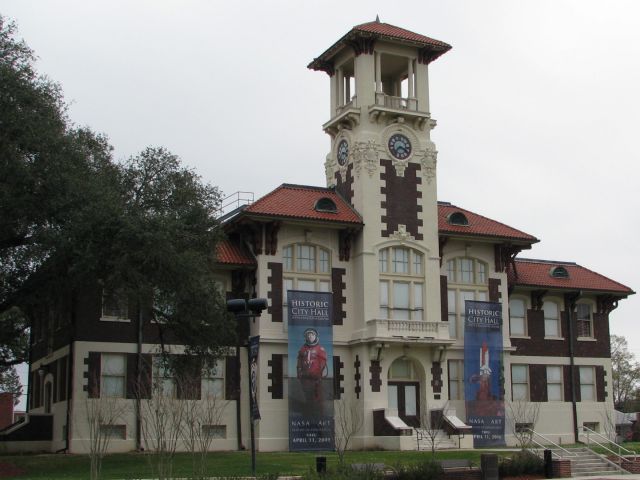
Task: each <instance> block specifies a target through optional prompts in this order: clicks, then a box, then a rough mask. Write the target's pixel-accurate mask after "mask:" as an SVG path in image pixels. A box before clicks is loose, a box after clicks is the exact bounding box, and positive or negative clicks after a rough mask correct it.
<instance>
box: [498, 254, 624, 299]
mask: <svg viewBox="0 0 640 480" xmlns="http://www.w3.org/2000/svg"><path fill="white" fill-rule="evenodd" d="M558 266H560V267H564V268H565V269H566V270H567V272H568V273H569V277H568V278H558V277H552V276H551V270H552V269H553V268H554V267H558ZM515 267H516V270H517V272H518V278H515V275H514V272H513V270H512V269H509V272H508V275H509V283H512V282H513V283H515V285H517V286H523V287H524V286H526V287H543V288H555V289H565V290H595V291H601V292H609V293H616V294H622V295H625V296H626V295H632V294H633V293H634V291H633V290H631V289H630V288H629V287H627V286H626V285H623V284H622V283H619V282H616V281H615V280H611V279H610V278H607V277H605V276H604V275H600V274H599V273H596V272H594V271H592V270H589V269H588V268H585V267H582V266H580V265H577V264H575V263H567V262H554V261H548V260H535V259H532V258H517V259H516V261H515Z"/></svg>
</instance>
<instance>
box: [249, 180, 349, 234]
mask: <svg viewBox="0 0 640 480" xmlns="http://www.w3.org/2000/svg"><path fill="white" fill-rule="evenodd" d="M321 198H329V199H330V200H332V201H333V202H334V203H335V204H336V207H337V208H336V212H335V213H334V212H327V211H318V210H316V209H315V205H316V202H317V201H318V200H320V199H321ZM243 213H244V214H245V215H250V216H256V215H257V216H264V217H277V218H292V219H294V218H295V219H300V220H316V221H321V222H330V223H339V224H352V225H358V226H360V225H362V218H361V217H360V215H359V214H358V212H356V211H355V210H354V209H353V208H352V207H351V205H349V204H348V203H347V202H346V200H345V199H344V198H342V196H340V195H339V194H338V193H336V191H335V190H333V189H330V188H322V187H312V186H308V185H292V184H289V183H283V184H282V185H280V186H279V187H278V188H276V189H275V190H273V191H271V192H269V193H267V194H266V195H265V196H264V197H262V198H259V199H258V200H256V201H255V202H254V203H252V204H251V205H249V206H248V207H247V208H245V209H244V212H243Z"/></svg>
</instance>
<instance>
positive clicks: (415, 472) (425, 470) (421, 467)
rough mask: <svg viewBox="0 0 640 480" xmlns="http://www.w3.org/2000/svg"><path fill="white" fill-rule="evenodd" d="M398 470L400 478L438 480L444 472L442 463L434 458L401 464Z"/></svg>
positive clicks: (406, 479) (400, 479) (402, 479)
mask: <svg viewBox="0 0 640 480" xmlns="http://www.w3.org/2000/svg"><path fill="white" fill-rule="evenodd" d="M397 470H398V480H436V479H438V478H441V477H442V475H443V473H444V472H443V470H442V466H441V465H440V463H438V462H436V461H435V460H432V459H429V460H424V461H422V462H420V463H417V464H415V465H405V466H401V467H399V468H398V469H397Z"/></svg>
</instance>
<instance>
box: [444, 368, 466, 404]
mask: <svg viewBox="0 0 640 480" xmlns="http://www.w3.org/2000/svg"><path fill="white" fill-rule="evenodd" d="M452 364H453V365H455V368H454V369H452V368H451V365H452ZM452 370H454V371H455V375H454V376H453V377H452V376H451V372H452ZM447 380H448V383H447V385H448V389H449V400H464V361H463V360H448V361H447ZM452 384H455V385H456V390H457V395H452V394H451V390H452V389H451V385H452Z"/></svg>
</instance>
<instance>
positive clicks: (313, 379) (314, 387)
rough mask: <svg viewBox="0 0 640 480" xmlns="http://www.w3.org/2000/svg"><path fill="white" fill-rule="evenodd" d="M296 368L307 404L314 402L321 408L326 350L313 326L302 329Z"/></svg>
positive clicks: (325, 371) (325, 375)
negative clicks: (302, 339) (302, 342)
mask: <svg viewBox="0 0 640 480" xmlns="http://www.w3.org/2000/svg"><path fill="white" fill-rule="evenodd" d="M296 370H297V377H298V379H299V380H300V384H301V385H302V391H303V392H304V397H305V401H306V402H307V404H315V405H317V406H318V407H319V408H322V401H323V399H324V397H323V392H322V379H323V378H325V377H327V375H328V368H327V351H326V350H325V349H324V347H322V345H320V338H319V336H318V331H317V330H316V329H315V328H307V329H306V330H305V331H304V345H302V346H301V347H300V350H298V362H297V367H296Z"/></svg>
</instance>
